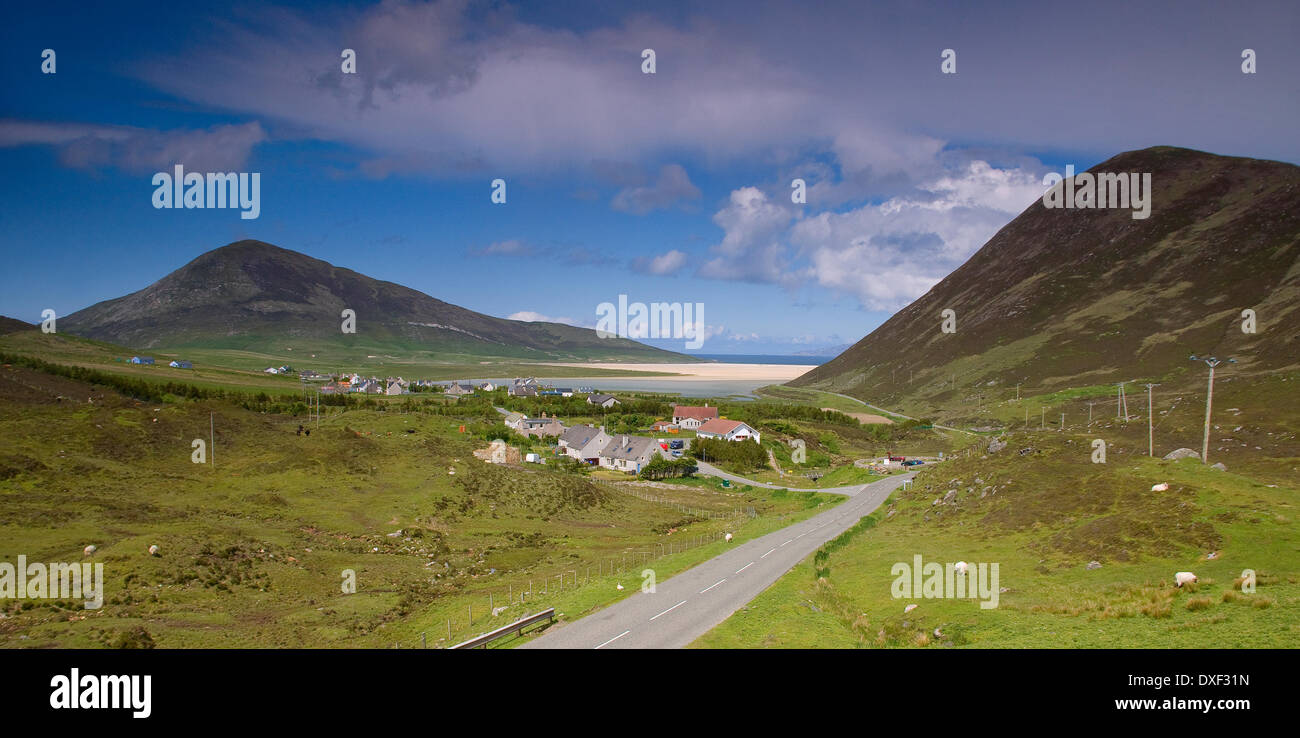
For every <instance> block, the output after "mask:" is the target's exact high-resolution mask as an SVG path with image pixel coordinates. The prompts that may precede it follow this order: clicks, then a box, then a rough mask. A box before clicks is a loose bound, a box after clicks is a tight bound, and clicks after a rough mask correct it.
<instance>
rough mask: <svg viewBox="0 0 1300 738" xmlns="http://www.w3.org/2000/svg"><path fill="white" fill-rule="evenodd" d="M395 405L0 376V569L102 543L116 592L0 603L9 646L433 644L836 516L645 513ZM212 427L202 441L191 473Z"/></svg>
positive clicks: (775, 511) (819, 500) (612, 594)
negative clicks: (490, 457)
mask: <svg viewBox="0 0 1300 738" xmlns="http://www.w3.org/2000/svg"><path fill="white" fill-rule="evenodd" d="M403 399H408V398H403ZM415 399H416V400H417V401H420V400H422V399H424V398H419V397H418V396H417V397H416V398H415ZM438 406H439V407H440V406H441V405H440V404H439V405H438ZM399 407H400V406H399V405H397V404H392V405H391V406H386V405H381V406H380V407H379V408H376V409H365V410H347V411H345V412H337V411H338V409H337V408H335V409H334V410H335V411H336V412H335V413H334V414H332V415H329V416H327V417H326V418H325V419H324V420H323V421H322V422H321V423H320V425H319V426H317V425H316V424H315V423H310V422H307V421H306V418H305V417H303V416H298V417H294V416H292V415H276V414H263V413H259V412H252V411H248V410H244V409H242V408H238V407H234V406H231V405H229V404H226V403H221V402H218V401H179V400H178V401H174V402H148V403H147V402H142V401H139V400H134V399H131V398H128V397H122V396H119V395H117V394H115V393H114V392H112V391H108V390H105V389H104V388H102V387H97V386H93V385H88V384H85V383H83V382H79V381H73V380H70V379H66V378H63V377H58V376H52V375H48V374H43V373H40V372H37V371H34V370H31V369H28V368H25V367H19V366H16V365H13V366H5V367H2V368H0V424H2V425H3V428H4V432H5V435H6V438H8V439H9V441H8V442H6V444H5V447H4V450H3V452H0V560H3V561H11V562H12V561H14V560H15V558H16V556H17V555H19V554H25V555H26V556H27V557H28V560H29V561H33V562H36V561H42V562H80V561H82V560H83V555H82V548H83V547H84V546H86V545H87V544H94V545H96V546H97V547H98V551H96V552H95V554H94V556H93V558H92V559H90V560H93V561H94V562H97V563H102V564H104V568H105V578H106V593H107V597H106V602H105V605H104V607H103V608H102V609H99V610H86V609H84V608H83V607H82V605H81V603H80V602H72V601H70V600H39V599H26V600H12V601H6V602H5V603H4V608H3V610H0V614H3V615H4V617H3V618H0V643H3V644H4V645H5V646H8V647H18V646H24V647H47V646H56V647H101V646H112V645H123V644H137V645H138V644H140V643H144V642H151V643H153V644H156V645H159V646H167V647H237V646H248V647H332V646H359V647H385V646H391V645H393V644H395V643H396V644H401V645H403V646H411V645H415V644H418V643H419V642H420V634H421V633H423V634H425V639H424V642H425V643H427V644H428V645H430V646H434V645H444V644H445V643H446V642H447V639H448V637H449V636H448V621H450V626H451V633H450V639H451V640H459V639H461V638H464V637H467V636H468V635H471V634H475V633H477V632H480V631H482V630H487V629H490V628H491V627H495V625H494V624H499V623H501V622H503V619H507V618H510V617H511V616H513V615H516V614H521V613H522V612H523V611H524V610H525V609H529V610H532V609H535V608H540V607H545V606H550V605H555V606H557V607H560V608H562V609H563V611H564V612H566V614H572V613H580V612H586V611H589V610H591V609H592V608H595V607H599V606H602V605H604V604H607V603H608V602H612V601H614V600H615V599H616V598H617V597H619V596H620V593H619V592H618V590H617V589H616V588H615V587H614V582H616V581H617V582H622V583H623V584H624V586H625V587H627V588H628V589H629V590H634V589H635V587H634V585H635V584H636V583H637V582H638V581H639V577H638V573H639V571H640V568H641V565H642V562H644V561H649V566H651V567H653V568H656V569H657V570H660V571H661V572H665V573H661V576H667V573H670V572H673V571H678V570H680V569H681V568H683V567H685V566H688V565H690V564H691V563H692V562H694V561H698V560H700V557H704V556H707V555H708V550H709V549H708V546H709V545H710V544H709V543H708V541H710V540H711V539H712V537H714V536H717V535H720V534H721V533H722V532H723V531H728V532H732V533H733V534H735V535H736V536H738V537H740V538H742V539H743V538H745V537H748V536H751V535H759V534H761V533H764V532H767V531H768V530H772V529H774V527H777V526H780V525H784V524H786V523H788V522H789V521H790V520H793V519H795V518H797V517H802V516H805V515H810V514H813V513H814V512H815V511H816V509H817V507H818V505H826V504H834V503H835V502H836V501H837V498H833V497H824V498H823V497H815V498H809V497H803V496H794V495H781V494H770V493H768V492H767V491H765V490H747V491H742V490H737V489H731V490H722V489H717V488H716V485H709V484H707V483H706V484H698V485H696V486H692V485H680V486H677V487H674V488H672V489H668V490H665V489H661V488H652V489H654V491H655V496H656V497H657V498H659V499H658V500H655V501H651V500H647V499H643V498H642V497H643V496H644V495H642V496H637V494H634V493H635V492H636V491H637V490H639V489H641V487H639V486H637V485H632V486H629V485H627V484H626V481H625V480H626V479H627V478H626V477H622V478H621V479H620V481H618V482H617V483H616V482H614V481H613V480H611V481H600V480H594V479H590V478H587V477H586V476H582V475H575V474H570V473H563V472H559V471H555V470H551V469H549V468H544V467H537V466H533V465H528V467H529V468H514V467H498V466H493V465H489V464H485V463H483V462H482V461H480V460H478V459H475V458H474V457H473V456H472V455H471V451H473V450H474V449H475V448H481V447H483V446H485V445H486V444H485V442H484V441H482V440H479V439H478V437H477V436H476V435H475V434H476V433H477V432H478V431H479V430H482V429H486V428H487V427H488V425H487V421H483V420H478V419H474V418H463V417H457V416H455V415H450V416H443V415H434V414H429V413H426V412H407V413H402V412H399V410H398V408H399ZM452 412H454V408H453V410H452ZM210 417H212V418H213V423H214V426H215V445H214V446H213V447H210V448H208V449H207V451H208V454H209V457H208V460H207V461H208V463H205V464H195V463H193V462H192V454H193V448H192V442H193V441H194V440H195V439H202V440H204V441H205V442H206V441H208V440H209V436H208V434H209V418H210ZM303 423H306V425H307V426H308V428H309V429H310V430H311V431H312V432H311V434H310V435H298V434H297V428H298V426H299V425H300V424H303ZM462 425H465V426H466V433H463V434H462V433H461V432H460V430H459V429H460V426H462ZM453 472H454V473H453ZM683 507H684V508H686V509H689V510H691V511H692V512H690V513H685V512H683V511H682V509H681V508H683ZM750 508H752V509H753V512H754V514H755V516H756V517H752V518H751V517H750V516H749V515H748V514H744V515H741V516H740V517H735V516H731V517H723V518H716V517H713V516H714V515H731V514H732V513H733V512H734V511H736V510H742V511H748V510H749V509H750ZM709 513H712V515H710V514H709ZM151 545H157V546H159V547H160V555H159V556H151V555H149V553H148V552H147V549H148V547H149V546H151ZM683 549H685V550H683ZM670 551H672V552H674V553H668V552H670ZM611 570H613V571H616V572H617V574H614V573H611ZM346 571H351V572H354V573H355V577H356V582H357V590H356V592H355V594H344V593H343V592H342V588H341V584H342V581H343V576H344V574H345V572H346ZM560 575H562V577H563V584H561V583H560V582H561V579H560V578H559V576H560ZM577 581H580V582H582V586H575V584H576V582H577ZM530 586H531V590H532V592H533V593H534V596H533V597H531V598H529V599H528V600H527V602H526V603H520V602H519V594H520V592H522V591H526V590H528V589H530ZM625 591H628V590H625ZM503 606H505V608H506V609H502V610H499V611H498V613H497V615H496V616H495V617H494V616H493V615H492V614H491V611H490V608H491V607H496V608H501V607H503ZM471 617H472V621H471Z"/></svg>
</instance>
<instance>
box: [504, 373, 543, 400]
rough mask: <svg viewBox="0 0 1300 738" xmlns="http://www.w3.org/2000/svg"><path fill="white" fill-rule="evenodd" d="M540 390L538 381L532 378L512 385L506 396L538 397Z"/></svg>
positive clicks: (518, 380) (517, 380)
mask: <svg viewBox="0 0 1300 738" xmlns="http://www.w3.org/2000/svg"><path fill="white" fill-rule="evenodd" d="M538 388H539V385H538V384H537V380H536V379H534V378H532V377H529V378H527V379H516V380H515V381H513V382H511V383H510V388H509V389H508V390H506V394H508V395H510V396H511V397H536V396H537V390H538Z"/></svg>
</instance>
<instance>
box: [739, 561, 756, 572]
mask: <svg viewBox="0 0 1300 738" xmlns="http://www.w3.org/2000/svg"><path fill="white" fill-rule="evenodd" d="M753 565H754V562H752V561H751V562H749V563H748V564H745V565H744V566H742V567H740V568H739V569H737V570H736V573H737V574H739V573H740V572H742V571H744V570H746V569H748V568H749V567H751V566H753Z"/></svg>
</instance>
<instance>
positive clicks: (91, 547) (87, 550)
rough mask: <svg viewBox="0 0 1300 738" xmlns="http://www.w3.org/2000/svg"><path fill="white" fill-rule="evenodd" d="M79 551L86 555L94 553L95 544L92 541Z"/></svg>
mask: <svg viewBox="0 0 1300 738" xmlns="http://www.w3.org/2000/svg"><path fill="white" fill-rule="evenodd" d="M81 553H83V554H84V555H86V556H90V555H91V554H93V553H95V544H93V543H92V544H90V545H89V546H86V547H85V548H83V549H82V550H81Z"/></svg>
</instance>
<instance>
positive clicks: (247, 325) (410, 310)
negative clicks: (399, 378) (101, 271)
mask: <svg viewBox="0 0 1300 738" xmlns="http://www.w3.org/2000/svg"><path fill="white" fill-rule="evenodd" d="M345 309H348V310H352V311H353V312H354V313H355V316H356V324H357V332H356V333H355V334H343V333H342V331H341V329H340V326H341V313H342V311H343V310H345ZM60 327H61V328H66V329H67V330H68V331H69V332H71V333H75V334H79V335H83V336H87V337H89V338H95V339H99V340H105V341H111V342H114V343H118V344H122V345H125V346H130V347H133V348H139V349H146V348H154V347H168V348H172V347H175V348H181V347H185V346H204V347H211V348H239V349H246V350H259V349H263V348H266V347H275V346H282V345H283V343H284V340H285V339H286V338H293V339H297V340H299V341H300V342H301V341H303V340H306V341H308V342H315V343H317V344H320V345H322V346H338V345H342V346H346V347H361V346H365V347H367V350H369V351H371V352H372V353H373V352H374V351H375V350H376V349H379V350H390V351H400V352H402V353H403V354H410V353H411V352H429V351H445V352H452V353H462V354H468V355H476V356H503V357H514V358H534V359H541V360H545V359H565V358H567V359H576V358H589V357H599V358H621V357H633V358H637V359H639V360H645V361H653V360H661V361H675V360H680V359H682V357H681V356H680V355H678V354H674V353H672V352H668V351H662V350H660V349H656V348H653V347H650V346H646V345H645V344H641V343H637V342H635V341H629V340H625V339H601V338H599V337H598V336H597V335H596V333H595V331H592V330H588V329H585V328H575V327H572V326H566V325H560V324H554V323H545V324H543V323H523V322H519V321H513V320H505V319H503V318H494V317H491V316H487V315H483V314H481V313H476V312H474V311H472V310H467V309H465V308H462V307H459V306H457V305H452V304H449V303H446V302H443V301H442V300H438V299H435V298H433V297H430V296H428V295H426V294H424V293H422V292H419V291H417V290H414V289H411V288H409V287H404V286H402V285H399V284H394V283H392V282H385V281H382V280H377V279H372V278H371V277H367V276H365V275H364V274H360V273H358V272H355V271H352V270H351V269H345V268H343V267H337V266H334V265H333V264H330V263H329V262H326V261H322V260H320V259H316V258H313V257H311V256H308V255H306V254H302V253H299V252H297V251H292V250H289V249H285V248H281V247H279V246H275V245H273V244H269V243H265V242H263V241H255V240H245V241H236V242H234V243H231V244H227V245H225V246H222V247H220V248H217V249H213V250H212V251H208V252H206V253H203V254H201V255H199V256H198V257H196V258H195V259H193V260H191V261H190V262H189V263H188V264H185V265H184V266H182V267H180V268H179V269H177V270H176V271H174V272H172V273H170V274H168V275H167V276H165V277H163V278H162V279H160V280H158V281H157V282H155V283H154V284H152V285H150V286H148V287H146V288H145V289H143V290H140V291H139V292H134V293H132V294H129V295H126V296H125V297H120V298H117V299H115V300H107V301H105V302H101V303H99V304H96V305H92V306H91V307H88V308H86V309H85V310H81V311H79V312H76V313H73V314H72V315H69V316H68V317H67V318H66V319H65V320H64V321H62V322H61V325H60Z"/></svg>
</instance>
